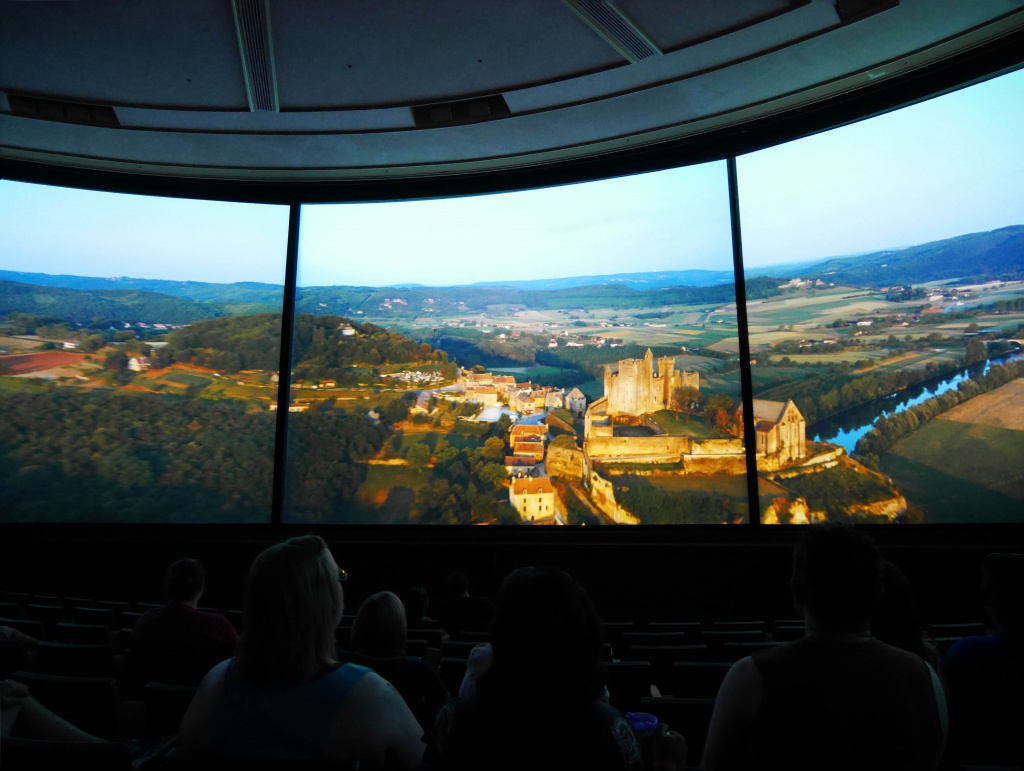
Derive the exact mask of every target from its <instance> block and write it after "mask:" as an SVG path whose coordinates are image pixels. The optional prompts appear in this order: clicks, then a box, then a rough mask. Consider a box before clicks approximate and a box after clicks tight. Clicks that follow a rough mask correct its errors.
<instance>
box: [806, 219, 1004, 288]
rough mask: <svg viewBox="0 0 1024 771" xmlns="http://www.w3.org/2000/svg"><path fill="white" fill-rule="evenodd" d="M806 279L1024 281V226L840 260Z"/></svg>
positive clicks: (820, 266)
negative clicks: (1020, 279) (1021, 279)
mask: <svg viewBox="0 0 1024 771" xmlns="http://www.w3.org/2000/svg"><path fill="white" fill-rule="evenodd" d="M807 275H808V276H809V277H812V278H814V277H817V278H821V279H827V280H828V281H832V282H835V283H837V284H851V285H855V286H857V285H867V286H892V285H906V284H920V283H923V282H925V281H942V280H945V279H963V280H965V281H971V280H985V279H996V278H999V279H1019V278H1021V277H1024V225H1012V226H1010V227H1006V228H1000V229H998V230H992V231H989V232H987V233H969V234H967V235H963V236H957V237H956V238H947V239H945V240H942V241H932V242H930V243H927V244H920V245H918V246H911V247H909V248H907V249H900V250H896V251H891V250H890V251H883V252H874V253H872V254H864V255H858V256H856V257H836V258H833V259H830V260H826V261H824V262H822V263H818V264H816V265H814V266H813V269H811V268H809V269H808V273H807Z"/></svg>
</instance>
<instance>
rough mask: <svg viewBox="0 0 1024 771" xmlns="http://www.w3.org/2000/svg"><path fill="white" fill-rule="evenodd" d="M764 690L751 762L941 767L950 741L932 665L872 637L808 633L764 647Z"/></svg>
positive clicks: (760, 656) (759, 663) (758, 657)
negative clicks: (945, 736)
mask: <svg viewBox="0 0 1024 771" xmlns="http://www.w3.org/2000/svg"><path fill="white" fill-rule="evenodd" d="M753 660H754V664H755V665H756V667H757V669H758V672H759V673H760V675H761V680H762V683H763V696H762V699H761V704H760V707H759V709H758V711H757V714H756V715H755V718H754V722H753V725H752V727H751V728H752V732H751V737H750V739H751V741H750V742H749V744H748V747H747V753H748V754H747V756H748V759H749V762H750V765H751V767H757V768H768V767H772V766H779V764H780V763H781V764H782V767H785V768H787V769H797V768H815V769H881V768H886V769H896V768H899V769H918V768H921V769H928V768H934V767H935V765H936V764H937V762H938V758H939V748H940V746H941V743H942V729H941V727H940V722H939V715H938V707H937V705H936V702H935V695H934V688H933V685H932V679H931V674H930V672H929V671H928V668H927V665H926V664H925V663H924V662H923V661H922V660H921V659H919V658H918V657H916V656H914V655H913V654H911V653H907V652H906V651H902V650H899V649H898V648H893V647H891V646H889V645H886V644H885V643H882V642H879V641H878V640H875V639H872V638H855V639H834V638H829V637H817V636H811V637H806V638H804V639H802V640H799V641H796V642H793V643H789V644H787V645H781V646H779V647H777V648H773V649H770V650H766V651H762V652H759V653H756V654H755V655H754V656H753Z"/></svg>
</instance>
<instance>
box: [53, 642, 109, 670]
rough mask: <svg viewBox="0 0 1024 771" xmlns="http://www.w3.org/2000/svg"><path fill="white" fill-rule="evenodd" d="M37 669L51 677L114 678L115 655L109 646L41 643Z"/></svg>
mask: <svg viewBox="0 0 1024 771" xmlns="http://www.w3.org/2000/svg"><path fill="white" fill-rule="evenodd" d="M36 667H37V668H38V670H39V671H40V672H45V673H46V674H50V675H71V676H73V677H114V675H115V674H116V669H115V664H114V654H113V652H112V651H111V650H110V646H109V645H78V644H76V643H56V642H54V643H51V642H41V643H39V647H38V648H36Z"/></svg>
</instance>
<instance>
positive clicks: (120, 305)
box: [0, 181, 288, 522]
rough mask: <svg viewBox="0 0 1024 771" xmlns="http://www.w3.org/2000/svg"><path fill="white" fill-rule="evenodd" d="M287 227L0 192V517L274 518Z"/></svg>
mask: <svg viewBox="0 0 1024 771" xmlns="http://www.w3.org/2000/svg"><path fill="white" fill-rule="evenodd" d="M287 231H288V210H287V208H285V207H273V206H257V205H251V204H239V203H215V202H210V201H185V200H174V199H166V198H151V197H141V196H128V195H115V194H110V193H96V192H85V191H81V190H69V189H64V188H55V187H46V186H41V185H28V184H22V183H17V182H7V181H0V232H2V233H3V246H2V247H0V248H2V258H0V519H2V520H3V521H35V522H52V521H79V522H98V521H102V522H269V521H270V513H271V493H272V487H273V457H274V420H273V417H272V416H271V415H270V413H269V410H268V407H269V404H270V402H271V401H272V400H273V399H274V396H273V394H275V393H276V391H274V385H273V383H272V382H271V380H272V379H276V378H275V377H274V376H273V372H274V370H276V369H277V367H278V361H279V350H280V337H281V333H280V330H281V303H282V299H283V292H282V283H283V278H284V254H285V246H286V239H287Z"/></svg>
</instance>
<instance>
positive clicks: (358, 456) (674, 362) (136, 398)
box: [0, 74, 1024, 527]
mask: <svg viewBox="0 0 1024 771" xmlns="http://www.w3.org/2000/svg"><path fill="white" fill-rule="evenodd" d="M1022 91H1024V88H1022V78H1021V76H1020V75H1019V74H1018V75H1011V76H1006V77H1004V78H1001V79H999V80H996V81H992V82H990V83H986V84H982V85H980V86H976V87H974V88H972V89H968V90H965V91H963V92H960V93H957V94H952V95H949V96H946V97H942V98H940V99H936V100H933V101H932V102H928V103H925V104H922V105H918V106H916V107H912V108H907V109H906V110H903V111H901V112H898V113H894V114H892V115H888V116H883V117H881V118H876V119H873V120H871V121H866V122H864V123H862V124H857V125H855V126H850V127H846V128H843V129H838V130H836V131H833V132H828V133H826V134H822V135H819V136H816V137H810V138H808V139H804V140H798V141H797V142H793V143H790V144H788V145H782V146H779V147H775V148H770V149H768V150H764V151H761V152H759V153H755V154H752V155H749V156H744V157H741V158H739V159H738V176H739V183H740V210H741V216H742V227H743V252H744V259H745V275H744V285H745V293H746V307H745V310H746V313H747V316H748V326H747V328H745V329H740V328H739V325H738V320H737V305H736V287H735V277H734V275H733V270H732V264H733V263H732V261H733V257H732V250H733V247H732V243H731V239H730V224H729V207H728V195H727V178H726V164H725V163H724V162H718V163H711V164H704V165H702V166H695V167H688V168H682V169H674V170H669V171H662V172H656V173H651V174H644V175H637V176H634V177H627V178H620V179H613V180H606V181H597V182H590V183H583V184H578V185H570V186H565V187H560V188H551V189H543V190H533V191H521V192H516V193H507V194H500V195H491V196H478V197H474V198H456V199H442V200H428V201H413V202H394V203H374V204H337V205H307V206H303V207H302V210H301V226H300V231H299V260H298V282H297V284H298V286H297V291H296V298H295V303H296V304H295V312H296V316H295V324H294V330H293V336H292V351H293V356H292V362H291V367H290V373H289V374H290V379H291V389H290V393H289V394H288V396H287V398H282V396H281V390H282V386H281V381H282V378H281V374H282V373H281V372H280V371H279V368H280V351H281V334H282V330H281V319H282V303H283V302H284V288H283V276H284V253H285V241H286V237H287V214H288V213H287V210H286V209H285V208H283V207H273V206H256V205H248V204H221V203H215V202H204V201H174V200H169V199H153V198H139V197H132V196H124V195H112V194H104V193H92V192H83V191H74V190H66V189H60V188H48V187H42V186H36V185H26V184H20V183H14V182H7V181H2V182H0V226H2V227H3V229H4V232H5V235H6V242H5V245H4V246H3V252H2V256H0V518H2V519H4V520H6V521H139V522H266V521H269V520H270V510H271V495H272V487H273V459H274V455H275V452H278V453H280V452H286V455H285V458H286V474H285V488H284V506H283V517H284V520H285V521H287V522H301V523H315V524H319V523H324V524H384V525H421V524H423V525H451V524H465V525H529V526H543V525H554V526H559V525H570V526H584V525H585V526H589V527H593V526H600V525H638V524H640V525H661V524H743V523H746V522H749V521H751V518H752V516H757V517H760V519H761V521H762V522H765V523H771V524H774V523H779V524H786V523H804V522H813V521H821V520H842V521H853V522H865V523H919V522H965V521H966V522H986V521H1007V520H1015V521H1020V520H1021V518H1022V515H1021V513H1020V512H1021V510H1022V509H1024V506H1022V502H1024V471H1022V469H1024V401H1022V400H1024V387H1022V386H1021V384H1022V383H1024V362H1022V361H1021V359H1020V350H1021V345H1022V341H1024V198H1022V194H1021V193H1020V191H1019V190H1018V188H1017V186H1016V183H1015V180H1017V179H1019V178H1020V177H1021V173H1022V172H1024V159H1022V157H1021V155H1020V153H1019V151H1017V150H1016V144H1017V143H1016V140H1015V139H1013V137H1014V133H1013V132H1014V130H1013V128H1012V127H1014V126H1017V125H1019V124H1020V123H1021V122H1022V121H1024V115H1022V114H1019V113H1021V112H1022V108H1021V107H1020V106H1019V105H1022V104H1024V99H1019V98H1015V97H1014V96H1013V95H1014V94H1017V95H1018V96H1019V95H1020V93H1021V92H1022ZM958 100H959V101H958ZM992 105H996V106H997V108H996V109H993V108H992ZM915 111H917V112H915ZM943 111H945V112H943ZM958 115H960V116H963V115H969V116H971V121H972V125H971V126H970V127H965V126H959V128H957V126H956V123H955V118H956V116H958ZM915 116H916V117H915ZM984 116H987V117H984ZM983 117H984V119H983ZM986 121H987V122H986ZM922 125H927V126H932V127H935V126H942V127H946V128H948V129H949V130H950V131H954V134H956V136H961V137H964V138H965V139H963V141H962V142H960V144H956V143H954V142H951V140H950V139H949V137H948V136H945V135H943V136H935V137H934V138H933V139H932V140H929V137H930V136H931V134H929V133H927V132H923V131H922V130H921V129H920V126H922ZM1008 127H1009V128H1008ZM968 128H970V130H971V131H974V132H979V133H980V135H982V136H984V137H986V141H985V142H978V141H973V140H971V139H970V137H971V136H972V135H971V134H970V132H969V131H968ZM929 141H932V144H931V145H930V144H929ZM936 143H938V144H936ZM940 144H941V150H942V152H941V153H940V152H939V149H940V148H939V145H940ZM856 148H860V150H859V151H857V152H854V150H855V149H856ZM999 148H1002V151H1000V150H999ZM1007 148H1013V149H1012V152H1011V151H1010V150H1008V149H1007ZM1014 153H1016V154H1014ZM938 157H941V159H942V163H937V162H936V161H935V159H936V158H938ZM897 160H898V161H899V162H898V163H897ZM968 193H969V194H968ZM908 202H913V203H912V204H911V203H908ZM744 335H745V336H747V337H748V339H749V344H750V351H751V358H750V360H749V361H742V360H741V359H740V339H741V336H744ZM748 366H749V367H750V371H751V374H752V378H753V385H754V390H753V394H752V396H753V411H754V415H753V424H754V435H753V437H752V438H753V440H754V442H755V448H756V454H757V468H758V479H757V486H758V490H759V496H758V498H759V500H758V501H757V502H756V503H751V502H748V498H747V490H748V484H747V477H746V465H745V437H744V431H743V425H744V416H743V411H742V402H743V400H742V398H741V370H742V369H743V368H744V367H748ZM282 411H287V415H288V427H289V429H288V446H287V447H286V448H281V447H275V425H276V421H277V416H278V413H279V412H282Z"/></svg>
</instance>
